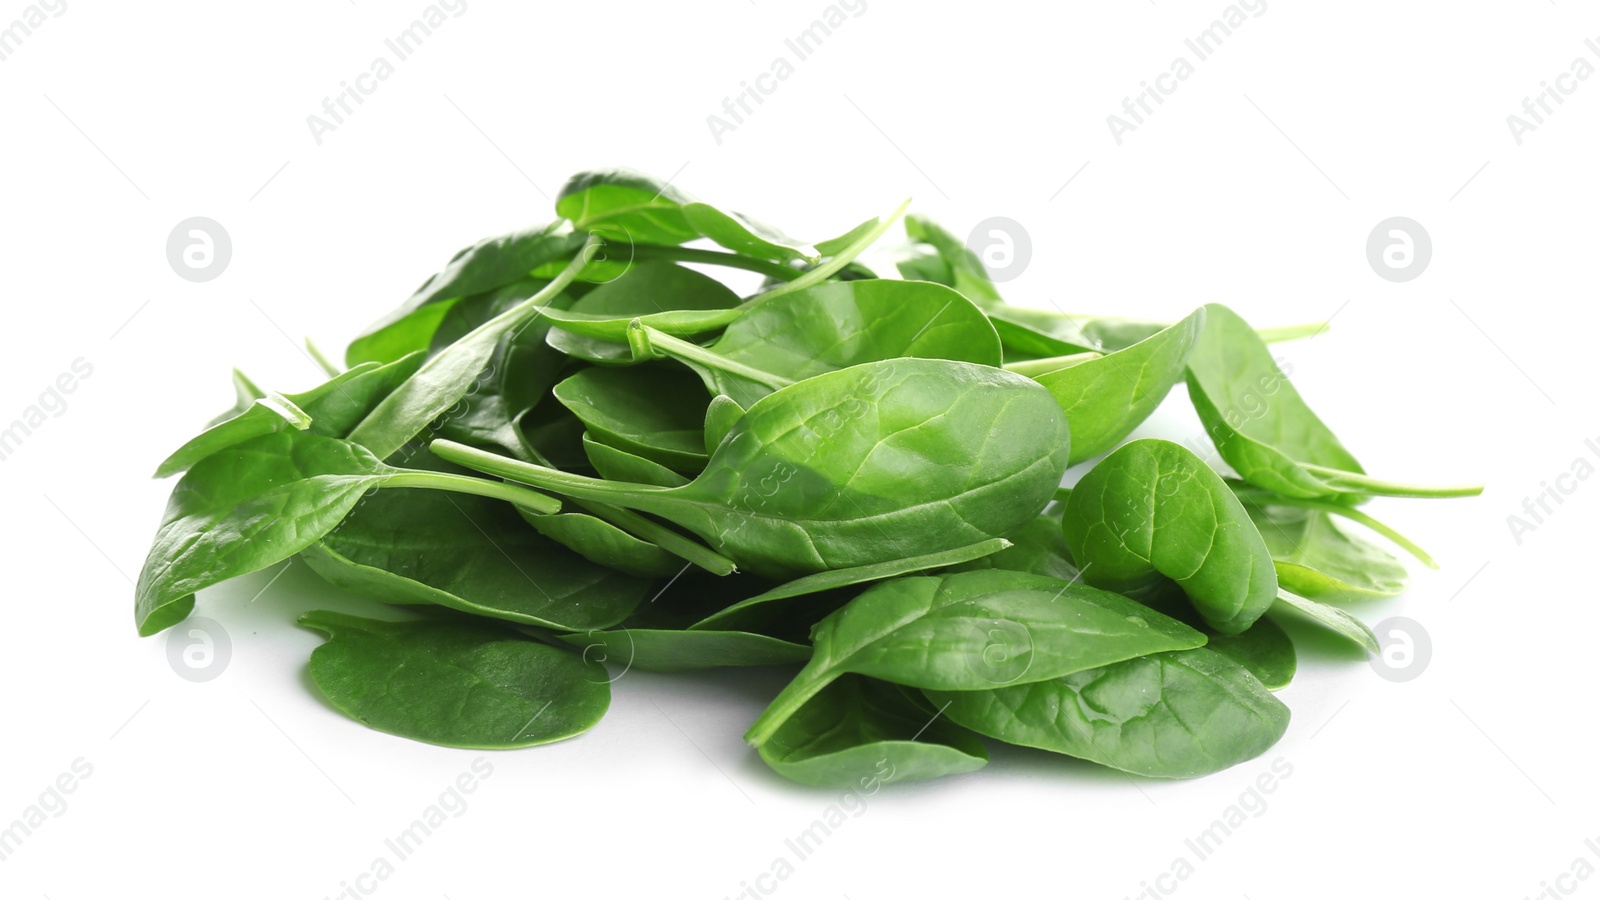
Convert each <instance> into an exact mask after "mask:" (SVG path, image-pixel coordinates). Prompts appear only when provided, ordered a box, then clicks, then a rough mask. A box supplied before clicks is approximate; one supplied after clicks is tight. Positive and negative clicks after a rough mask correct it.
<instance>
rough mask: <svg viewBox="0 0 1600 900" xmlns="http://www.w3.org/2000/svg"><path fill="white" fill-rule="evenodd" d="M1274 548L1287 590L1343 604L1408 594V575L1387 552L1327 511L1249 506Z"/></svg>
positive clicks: (1246, 508) (1283, 583)
mask: <svg viewBox="0 0 1600 900" xmlns="http://www.w3.org/2000/svg"><path fill="white" fill-rule="evenodd" d="M1245 510H1246V511H1248V512H1249V513H1250V518H1251V520H1252V521H1254V522H1255V523H1256V528H1257V529H1258V530H1260V532H1261V537H1262V539H1263V540H1265V541H1266V543H1267V549H1268V550H1269V551H1271V552H1272V561H1273V565H1274V566H1275V567H1276V568H1277V570H1278V585H1279V586H1280V587H1282V588H1283V589H1284V590H1287V591H1291V592H1293V593H1296V594H1299V595H1300V596H1302V597H1309V598H1311V599H1313V600H1325V601H1330V602H1334V603H1342V602H1347V601H1351V600H1366V599H1371V598H1377V597H1396V596H1399V595H1400V594H1402V593H1404V592H1405V589H1406V582H1407V580H1408V577H1409V576H1408V574H1407V572H1406V567H1405V566H1403V565H1401V564H1400V561H1399V560H1398V559H1395V558H1394V557H1393V556H1392V555H1390V554H1389V553H1388V552H1386V551H1384V550H1382V549H1380V548H1378V547H1376V546H1374V545H1372V544H1371V543H1368V542H1367V541H1364V540H1361V539H1360V538H1357V537H1355V536H1353V535H1350V534H1348V533H1346V532H1345V531H1344V530H1343V529H1342V528H1340V527H1339V526H1338V524H1337V523H1335V522H1334V521H1333V518H1332V517H1331V516H1329V515H1328V514H1327V513H1325V512H1319V511H1317V510H1310V509H1298V508H1295V507H1290V506H1271V507H1262V506H1257V505H1255V504H1252V503H1246V504H1245Z"/></svg>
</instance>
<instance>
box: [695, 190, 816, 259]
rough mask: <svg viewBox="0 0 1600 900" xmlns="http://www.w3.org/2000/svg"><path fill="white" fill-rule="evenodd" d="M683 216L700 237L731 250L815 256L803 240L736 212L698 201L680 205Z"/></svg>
mask: <svg viewBox="0 0 1600 900" xmlns="http://www.w3.org/2000/svg"><path fill="white" fill-rule="evenodd" d="M683 218H684V221H685V222H686V223H688V225H689V227H690V228H692V229H694V230H695V231H696V232H698V233H699V234H700V235H701V236H702V237H707V238H710V239H711V240H712V241H714V242H716V243H718V244H720V245H722V246H724V247H726V248H728V249H729V250H732V251H733V252H735V253H740V254H743V255H745V256H754V257H757V258H759V259H771V260H776V261H778V262H788V261H790V260H799V261H803V262H810V263H814V262H816V261H817V259H818V254H817V249H816V248H815V247H812V246H811V245H809V244H806V243H805V242H803V241H797V240H795V239H794V238H792V237H789V236H788V235H786V234H784V233H783V232H781V231H779V230H777V229H776V228H773V227H772V226H770V225H764V224H761V223H759V222H756V221H754V220H752V219H749V218H747V217H745V216H741V215H739V214H738V213H725V212H723V211H722V210H720V209H717V208H716V207H714V206H711V205H709V204H706V203H701V202H700V201H698V200H693V201H690V202H688V203H685V204H684V205H683Z"/></svg>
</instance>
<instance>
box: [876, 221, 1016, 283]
mask: <svg viewBox="0 0 1600 900" xmlns="http://www.w3.org/2000/svg"><path fill="white" fill-rule="evenodd" d="M906 236H907V237H909V238H911V240H913V241H916V242H919V243H920V244H923V245H925V246H927V247H928V249H929V250H931V251H932V254H933V259H936V260H938V262H939V265H937V266H934V265H930V264H929V262H928V261H927V260H926V258H923V259H921V260H920V261H910V262H908V263H907V264H902V265H900V266H899V268H900V273H901V274H902V275H904V276H905V277H907V278H916V277H922V278H923V280H926V281H936V282H938V283H939V284H943V285H947V286H949V287H952V288H955V289H956V290H958V291H960V292H961V293H962V295H964V296H965V297H966V298H967V299H968V300H971V301H972V302H973V303H976V304H977V305H979V306H992V305H994V304H996V303H999V302H1000V291H999V289H998V288H996V287H995V286H994V282H993V281H991V280H990V278H989V271H988V270H987V269H985V268H984V267H983V262H982V260H980V259H978V254H976V253H974V252H972V250H971V249H970V248H968V247H967V245H966V244H963V243H962V242H961V240H960V239H959V238H957V237H956V236H955V235H953V234H951V233H950V232H949V231H947V230H945V229H944V228H943V227H941V226H940V225H939V224H937V223H936V222H934V221H933V220H932V219H930V218H928V217H927V216H920V215H916V214H912V215H908V216H906ZM929 275H933V276H936V277H932V278H928V277H926V276H929Z"/></svg>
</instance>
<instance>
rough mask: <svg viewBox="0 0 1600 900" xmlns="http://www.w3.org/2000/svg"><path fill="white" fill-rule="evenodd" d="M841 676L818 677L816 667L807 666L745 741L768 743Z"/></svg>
mask: <svg viewBox="0 0 1600 900" xmlns="http://www.w3.org/2000/svg"><path fill="white" fill-rule="evenodd" d="M813 659H814V657H813ZM836 677H838V674H837V673H821V674H818V673H817V671H816V670H815V669H814V668H813V666H812V665H809V664H808V665H807V666H806V667H805V668H803V669H801V670H800V674H798V675H796V676H795V677H794V680H793V681H791V682H789V684H788V685H787V686H786V687H784V689H783V690H781V691H779V692H778V696H776V697H774V698H773V699H772V703H770V704H768V706H767V708H766V709H764V710H762V711H761V715H759V716H757V717H756V720H755V721H754V722H752V723H750V730H749V731H746V732H745V733H744V742H745V743H747V744H749V745H750V746H752V747H759V746H761V745H762V744H765V743H766V742H767V741H768V740H770V739H771V738H772V736H773V735H774V734H776V733H777V731H778V729H779V728H782V727H783V723H784V722H787V721H789V719H790V717H792V716H793V715H794V714H795V713H797V712H799V711H800V707H802V706H805V705H806V701H807V700H810V699H811V698H812V697H815V696H816V695H817V694H819V693H821V691H822V689H823V688H825V687H827V686H828V685H829V684H831V683H833V680H834V679H835V678H836Z"/></svg>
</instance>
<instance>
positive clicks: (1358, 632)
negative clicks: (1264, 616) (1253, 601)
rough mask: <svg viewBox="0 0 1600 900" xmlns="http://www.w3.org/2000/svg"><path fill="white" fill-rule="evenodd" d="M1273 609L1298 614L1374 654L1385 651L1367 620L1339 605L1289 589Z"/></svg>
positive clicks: (1279, 595)
mask: <svg viewBox="0 0 1600 900" xmlns="http://www.w3.org/2000/svg"><path fill="white" fill-rule="evenodd" d="M1273 609H1274V610H1286V611H1288V612H1289V613H1290V614H1291V615H1294V614H1298V615H1299V616H1300V617H1302V618H1305V619H1308V620H1310V621H1312V622H1315V623H1316V624H1318V625H1321V626H1322V627H1324V628H1326V629H1328V630H1329V631H1332V632H1333V633H1334V634H1337V635H1339V636H1340V637H1342V638H1345V639H1346V640H1348V641H1350V642H1352V643H1354V644H1356V645H1358V646H1360V647H1361V648H1362V649H1363V650H1366V651H1367V652H1368V653H1371V654H1372V655H1373V656H1377V655H1378V654H1379V653H1382V652H1383V650H1382V648H1380V647H1379V646H1378V636H1377V635H1375V634H1373V633H1372V629H1371V628H1368V627H1367V624H1366V623H1365V622H1363V621H1361V620H1360V619H1358V618H1356V617H1355V616H1352V615H1350V614H1349V613H1347V612H1345V611H1344V610H1342V609H1340V608H1339V607H1337V606H1329V605H1328V604H1326V603H1318V602H1317V601H1315V600H1310V599H1307V598H1305V597H1300V596H1297V595H1295V594H1291V593H1289V592H1288V591H1279V592H1278V604H1277V605H1276V606H1274V607H1273Z"/></svg>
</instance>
